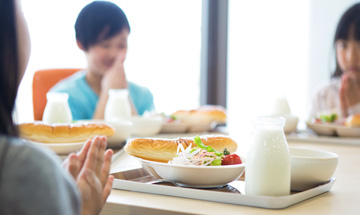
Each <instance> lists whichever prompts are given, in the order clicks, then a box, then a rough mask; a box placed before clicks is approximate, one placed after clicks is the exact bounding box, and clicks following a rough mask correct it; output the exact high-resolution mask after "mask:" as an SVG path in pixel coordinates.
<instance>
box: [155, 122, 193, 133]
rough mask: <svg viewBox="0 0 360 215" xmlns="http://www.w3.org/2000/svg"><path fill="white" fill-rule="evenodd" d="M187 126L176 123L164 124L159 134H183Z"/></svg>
mask: <svg viewBox="0 0 360 215" xmlns="http://www.w3.org/2000/svg"><path fill="white" fill-rule="evenodd" d="M188 128H189V124H186V123H177V122H165V123H163V125H162V127H161V131H160V133H185V132H186V131H187V129H188Z"/></svg>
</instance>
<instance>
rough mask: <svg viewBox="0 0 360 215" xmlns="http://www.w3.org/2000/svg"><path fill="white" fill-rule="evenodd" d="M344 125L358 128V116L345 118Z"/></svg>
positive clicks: (359, 117) (359, 123)
mask: <svg viewBox="0 0 360 215" xmlns="http://www.w3.org/2000/svg"><path fill="white" fill-rule="evenodd" d="M345 125H346V126H348V127H360V114H354V115H350V116H348V118H346V121H345Z"/></svg>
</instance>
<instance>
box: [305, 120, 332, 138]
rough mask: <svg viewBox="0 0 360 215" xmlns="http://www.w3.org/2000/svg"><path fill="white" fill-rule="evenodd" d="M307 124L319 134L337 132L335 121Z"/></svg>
mask: <svg viewBox="0 0 360 215" xmlns="http://www.w3.org/2000/svg"><path fill="white" fill-rule="evenodd" d="M306 126H307V127H308V128H310V129H311V130H313V131H314V132H315V133H316V134H318V135H325V136H334V135H335V134H336V124H333V123H311V122H306Z"/></svg>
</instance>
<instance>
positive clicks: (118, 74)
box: [101, 52, 128, 93]
mask: <svg viewBox="0 0 360 215" xmlns="http://www.w3.org/2000/svg"><path fill="white" fill-rule="evenodd" d="M124 60H125V53H122V52H121V53H119V54H118V56H117V57H116V59H115V62H114V63H113V65H112V66H111V68H110V69H109V70H108V71H107V72H106V73H105V75H104V77H103V79H102V81H101V91H102V92H106V93H107V92H108V90H109V89H125V88H127V87H128V84H127V80H126V76H125V70H124Z"/></svg>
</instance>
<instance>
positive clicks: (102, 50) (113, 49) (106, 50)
mask: <svg viewBox="0 0 360 215" xmlns="http://www.w3.org/2000/svg"><path fill="white" fill-rule="evenodd" d="M128 36H129V31H128V30H127V29H124V30H122V31H121V32H120V33H118V34H117V35H115V36H113V37H111V38H110V39H107V40H103V41H101V42H99V43H97V44H95V45H93V46H90V47H89V49H88V51H87V52H86V58H87V61H88V66H89V70H90V71H91V72H94V73H96V74H97V75H99V76H102V75H104V73H105V72H106V71H107V70H109V68H110V67H111V66H112V65H113V63H114V61H115V59H116V57H117V56H118V55H119V53H124V54H126V52H127V39H128Z"/></svg>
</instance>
